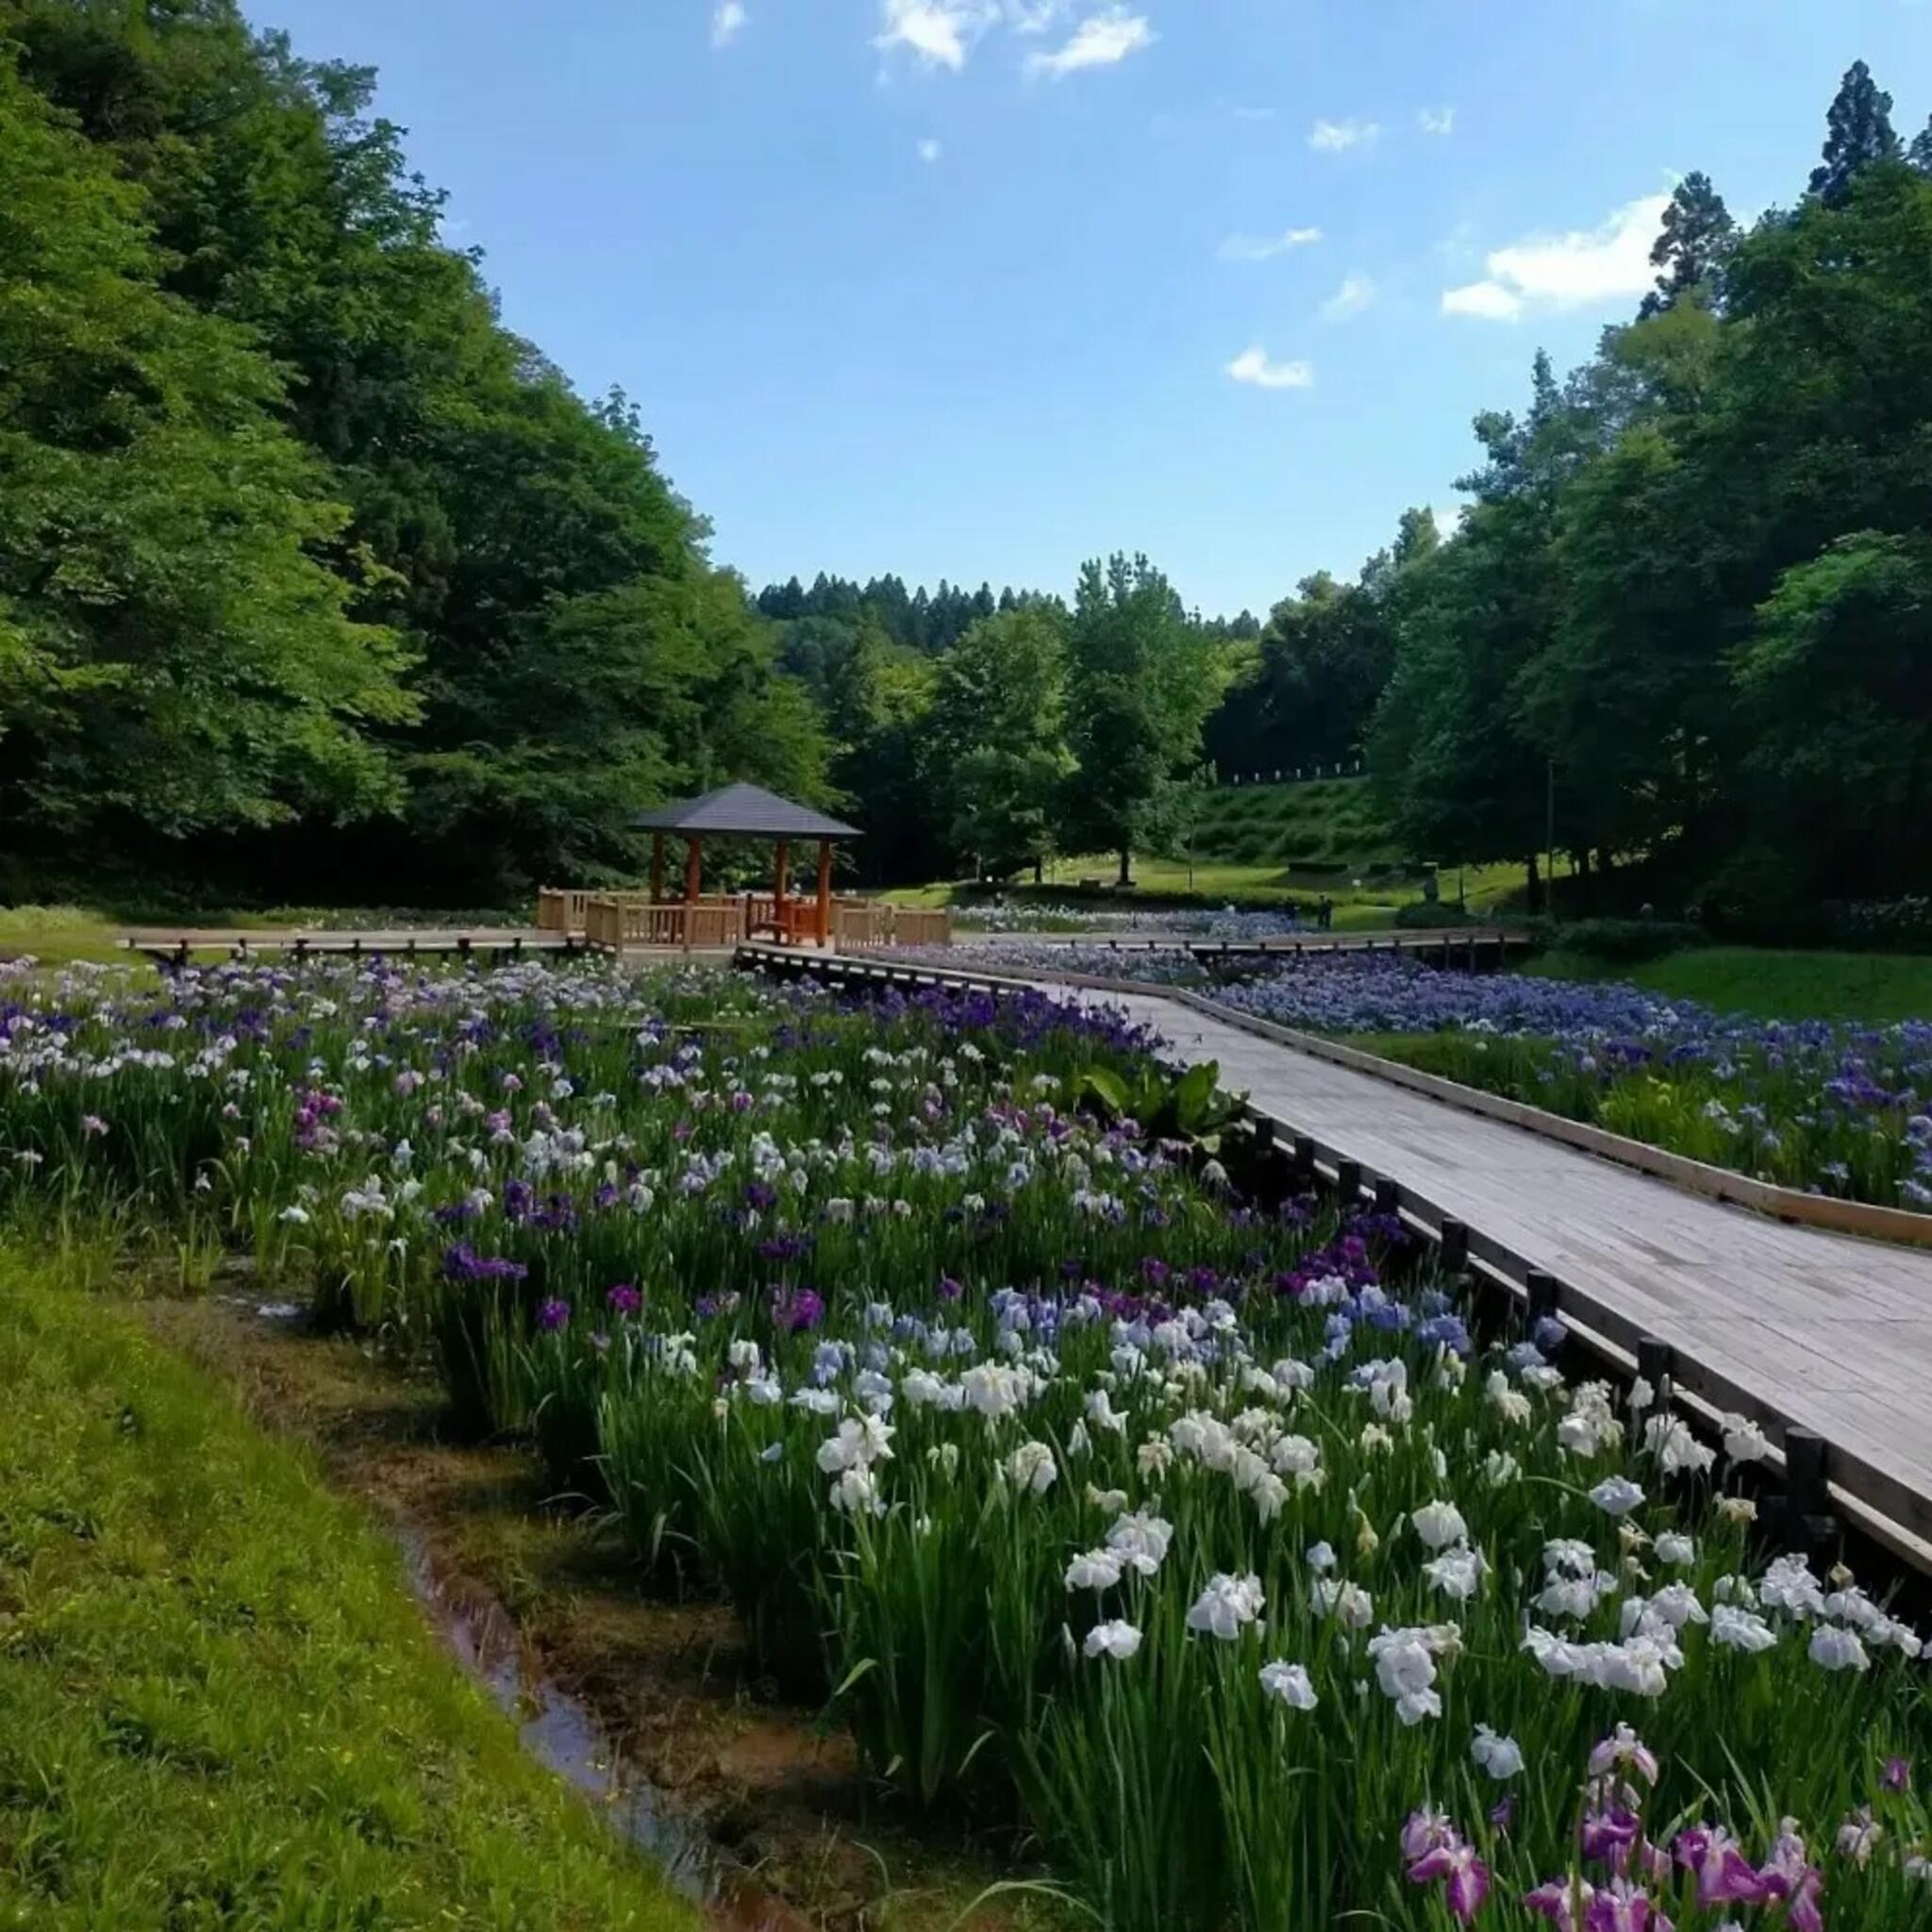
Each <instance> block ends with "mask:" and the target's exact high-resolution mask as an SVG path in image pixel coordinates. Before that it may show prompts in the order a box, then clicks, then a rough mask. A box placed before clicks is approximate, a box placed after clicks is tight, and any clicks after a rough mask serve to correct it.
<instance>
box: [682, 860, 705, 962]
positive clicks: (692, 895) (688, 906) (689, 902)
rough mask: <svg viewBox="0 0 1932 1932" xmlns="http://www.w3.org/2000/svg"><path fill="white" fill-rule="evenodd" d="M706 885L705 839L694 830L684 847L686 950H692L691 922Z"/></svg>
mask: <svg viewBox="0 0 1932 1932" xmlns="http://www.w3.org/2000/svg"><path fill="white" fill-rule="evenodd" d="M704 885H705V841H703V840H702V839H700V838H699V837H698V835H697V834H696V833H695V832H693V833H692V834H691V842H690V843H689V844H688V845H687V846H686V847H685V849H684V950H685V951H686V952H687V953H688V952H690V951H691V921H692V920H693V919H694V918H696V916H697V908H698V894H699V893H700V892H701V891H703V890H704Z"/></svg>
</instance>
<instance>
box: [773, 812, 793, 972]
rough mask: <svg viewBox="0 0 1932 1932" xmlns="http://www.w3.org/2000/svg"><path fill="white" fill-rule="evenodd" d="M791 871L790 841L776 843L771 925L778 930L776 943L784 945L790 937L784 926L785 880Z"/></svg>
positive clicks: (783, 840) (784, 840) (782, 840)
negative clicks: (776, 852)
mask: <svg viewBox="0 0 1932 1932" xmlns="http://www.w3.org/2000/svg"><path fill="white" fill-rule="evenodd" d="M790 871H791V840H790V839H780V840H779V841H778V862H777V865H776V867H775V868H774V872H773V876H772V924H774V925H775V926H776V927H777V928H778V943H779V944H780V945H781V946H782V945H786V944H788V943H789V942H790V941H791V933H790V932H788V931H787V930H786V926H785V880H786V874H788V873H789V872H790Z"/></svg>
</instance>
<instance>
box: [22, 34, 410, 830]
mask: <svg viewBox="0 0 1932 1932" xmlns="http://www.w3.org/2000/svg"><path fill="white" fill-rule="evenodd" d="M0 175H4V177H5V179H6V181H7V183H8V190H7V196H6V205H5V207H4V208H0V262H4V263H5V265H6V266H5V273H4V274H0V737H4V739H5V741H6V744H7V753H8V757H7V762H6V774H5V777H4V779H0V815H4V817H5V818H6V819H9V820H12V821H14V822H16V823H18V822H21V821H25V822H26V823H28V824H33V825H37V826H40V827H43V828H46V829H47V830H50V831H53V830H58V832H59V833H60V834H62V835H63V836H82V837H86V836H90V835H97V834H99V833H101V832H103V831H104V830H106V829H107V828H108V827H110V826H112V825H113V824H115V823H116V822H117V821H125V820H135V819H138V820H142V821H145V822H146V823H148V824H154V825H158V826H159V827H161V828H163V829H165V830H167V831H169V832H173V833H176V834H180V833H188V832H194V831H200V830H205V829H207V828H208V827H210V826H222V825H228V824H271V823H275V822H276V821H279V820H284V819H287V818H290V817H291V816H293V815H295V814H296V813H299V812H303V811H323V812H327V811H354V810H366V809H370V808H377V807H380V806H383V805H385V804H387V803H389V802H391V799H392V798H393V796H394V784H393V778H392V774H391V772H390V769H389V766H388V762H387V760H386V759H385V758H384V757H383V756H382V754H381V752H380V750H379V749H378V748H377V747H376V746H375V744H374V743H373V742H372V741H371V740H370V738H369V737H368V736H367V735H366V732H367V730H368V728H369V727H371V726H374V725H378V724H398V723H401V722H403V721H405V720H407V719H408V717H409V716H410V714H411V711H412V708H413V707H412V704H411V701H410V700H409V699H408V697H407V696H406V695H405V693H404V691H403V690H402V688H401V686H400V683H399V681H398V679H399V675H400V673H401V672H402V670H403V668H404V666H405V663H406V654H405V652H404V650H403V648H402V646H401V643H400V641H399V640H398V639H397V638H396V637H395V636H394V634H393V633H391V632H390V631H388V630H385V629H382V628H380V627H377V626H375V625H367V624H358V623H357V622H355V621H354V620H353V619H352V618H351V616H350V615H349V606H350V603H351V600H352V596H353V594H354V592H353V590H352V586H351V585H350V583H348V582H347V581H345V580H344V579H343V578H342V577H341V576H339V575H333V574H331V573H330V572H329V571H328V570H326V569H325V568H324V567H323V566H322V565H321V564H320V563H319V562H318V561H317V560H316V558H315V555H314V553H315V552H316V551H317V550H318V549H319V548H321V547H323V546H325V545H326V544H329V543H332V542H334V541H336V540H337V539H338V538H339V536H340V535H341V530H342V527H343V525H344V522H345V520H346V514H347V513H346V511H345V510H344V509H343V508H341V506H340V505H339V504H337V503H334V502H332V501H331V500H330V498H329V494H328V477H327V475H326V474H325V470H324V468H323V466H322V465H321V464H320V463H318V462H317V461H315V460H314V459H313V458H310V457H308V455H306V454H305V453H304V451H303V450H302V448H301V446H300V445H299V444H298V443H297V442H296V441H294V439H293V438H291V436H290V435H289V434H288V433H287V431H286V430H285V429H284V428H283V427H282V426H281V425H280V422H279V421H278V417H279V414H280V411H281V408H282V403H283V390H282V386H281V382H280V380H279V378H278V376H277V375H276V373H275V370H274V368H273V367H272V366H271V364H270V363H269V362H268V361H267V359H266V358H263V357H262V356H261V355H260V354H259V353H258V351H257V350H256V349H255V348H254V347H253V346H252V344H251V343H250V341H249V339H248V337H247V335H246V334H245V332H244V331H242V329H239V328H237V327H235V326H234V325H230V324H228V323H225V322H223V321H220V320H218V319H216V318H213V317H210V316H207V315H204V314H201V313H199V312H198V311H197V310H195V309H194V308H192V307H191V306H190V305H189V304H187V303H186V302H183V301H181V300H180V299H178V298H177V297H175V296H173V295H170V294H168V293H166V292H164V291H163V290H162V289H161V287H160V286H159V278H160V275H161V270H162V257H161V255H160V252H159V250H158V248H157V247H156V245H155V243H154V242H153V241H152V239H151V238H150V236H149V234H148V232H147V229H146V227H145V225H144V221H143V216H144V210H145V204H144V200H143V197H142V194H141V192H139V191H138V190H137V189H134V188H132V187H130V186H128V185H127V184H126V183H125V182H123V181H121V180H120V179H118V178H117V177H116V175H115V172H114V169H113V167H112V164H111V162H110V161H109V160H108V158H107V157H106V156H104V155H102V154H100V153H99V152H97V151H96V150H94V149H93V148H92V147H90V145H89V144H88V143H87V142H85V141H83V140H82V139H81V138H80V137H79V136H78V135H77V134H76V133H75V132H74V131H73V130H72V129H71V128H70V127H69V126H68V125H65V124H64V122H63V120H62V118H61V117H60V116H58V115H57V114H56V113H55V112H54V111H53V110H52V109H50V108H48V107H47V106H46V104H45V103H44V102H43V101H42V99H41V98H40V96H39V95H37V94H36V93H34V92H33V91H32V90H31V89H29V88H28V87H26V86H25V84H24V83H23V82H22V81H21V80H20V78H19V77H18V75H16V74H15V72H14V70H13V65H12V62H11V61H10V60H8V59H7V58H4V56H0Z"/></svg>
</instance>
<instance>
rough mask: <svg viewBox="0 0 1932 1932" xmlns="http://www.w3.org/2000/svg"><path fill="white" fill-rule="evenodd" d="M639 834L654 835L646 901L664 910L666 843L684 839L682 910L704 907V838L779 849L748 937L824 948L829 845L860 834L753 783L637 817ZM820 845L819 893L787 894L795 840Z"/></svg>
mask: <svg viewBox="0 0 1932 1932" xmlns="http://www.w3.org/2000/svg"><path fill="white" fill-rule="evenodd" d="M635 823H636V824H637V826H638V828H639V830H641V831H646V832H649V833H650V835H651V903H652V904H653V905H654V906H663V905H666V904H668V903H671V902H668V901H667V900H666V899H665V897H664V841H665V840H666V839H667V838H669V837H672V836H675V837H678V838H681V839H683V840H684V841H685V854H684V896H683V899H682V900H681V901H679V902H677V903H679V904H681V905H683V906H685V907H687V908H696V907H699V906H702V905H703V904H704V883H705V851H704V847H705V841H706V840H707V839H711V838H717V839H770V840H772V841H774V843H775V844H776V846H777V857H776V863H775V865H774V869H773V881H772V896H771V899H770V901H769V902H766V901H765V900H764V899H763V898H762V896H761V895H758V894H754V895H753V897H752V899H751V901H750V903H749V904H748V906H747V908H746V909H745V937H746V938H750V939H756V938H758V937H760V936H761V935H765V934H769V935H770V936H771V937H773V938H774V939H777V940H780V941H784V942H786V943H788V944H789V943H793V942H796V941H804V940H811V941H816V943H818V944H819V945H821V946H823V945H826V944H828V943H829V942H830V941H831V937H832V846H833V844H834V843H835V841H838V840H841V839H856V838H858V836H859V832H858V827H857V826H856V825H848V824H845V822H844V821H843V820H842V819H835V818H830V817H828V816H827V815H826V814H825V813H824V812H822V811H815V810H813V808H811V807H810V806H808V805H799V804H797V803H795V802H794V801H793V800H791V799H789V798H780V797H779V796H778V794H777V793H776V792H775V791H764V790H763V789H762V788H761V787H759V786H757V785H724V786H721V787H720V788H719V789H718V790H717V791H707V792H706V793H704V795H703V796H702V797H699V798H687V799H684V800H682V801H681V802H680V803H678V804H676V805H666V806H660V807H659V808H658V809H657V810H655V811H647V812H643V813H641V814H640V816H639V817H638V818H637V820H636V821H635ZM813 839H815V840H817V841H818V848H819V854H818V859H819V862H818V891H817V894H816V896H815V897H813V898H809V899H800V898H796V897H794V896H793V895H792V893H791V845H792V841H794V840H798V841H807V840H813Z"/></svg>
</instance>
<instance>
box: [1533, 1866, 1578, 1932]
mask: <svg viewBox="0 0 1932 1932" xmlns="http://www.w3.org/2000/svg"><path fill="white" fill-rule="evenodd" d="M1595 1897H1596V1887H1595V1886H1593V1885H1592V1884H1591V1882H1590V1880H1589V1879H1587V1878H1552V1879H1550V1880H1548V1881H1547V1882H1546V1883H1544V1884H1542V1885H1539V1886H1538V1887H1537V1888H1536V1890H1534V1891H1525V1892H1524V1894H1523V1903H1524V1905H1526V1906H1527V1907H1529V1909H1530V1910H1531V1911H1533V1912H1535V1913H1536V1914H1537V1915H1538V1917H1540V1918H1544V1919H1547V1920H1548V1921H1549V1922H1550V1924H1553V1925H1554V1926H1556V1927H1557V1932H1583V1915H1584V1913H1586V1912H1587V1911H1588V1910H1589V1909H1590V1907H1591V1901H1592V1900H1593V1899H1594V1898H1595Z"/></svg>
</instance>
